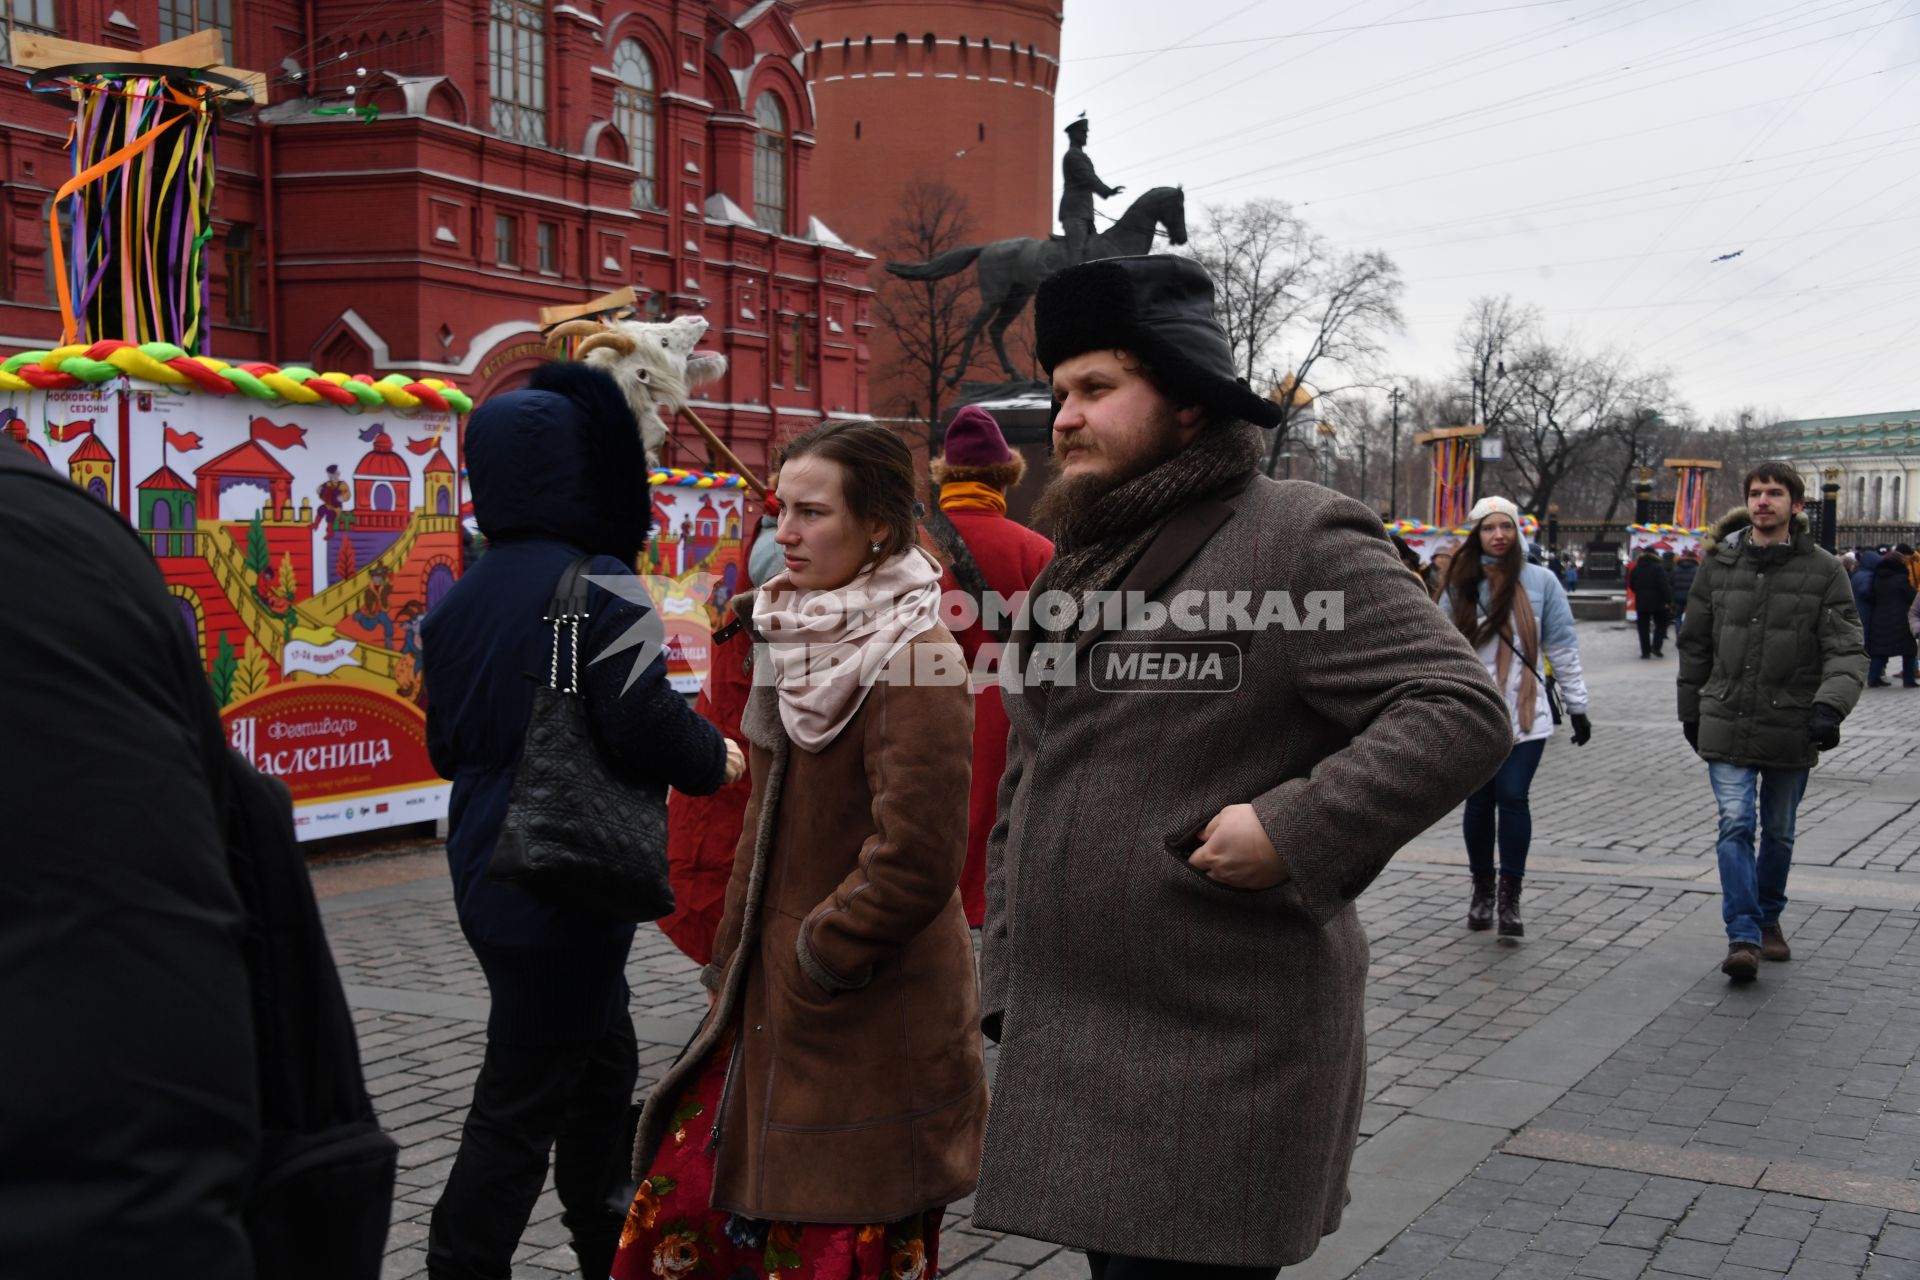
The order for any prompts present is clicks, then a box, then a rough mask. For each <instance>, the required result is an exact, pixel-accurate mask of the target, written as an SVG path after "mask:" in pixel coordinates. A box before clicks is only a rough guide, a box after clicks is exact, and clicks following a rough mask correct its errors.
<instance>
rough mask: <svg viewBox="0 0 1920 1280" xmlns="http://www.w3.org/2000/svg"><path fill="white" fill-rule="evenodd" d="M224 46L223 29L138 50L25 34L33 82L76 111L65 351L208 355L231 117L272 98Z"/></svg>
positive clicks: (61, 240)
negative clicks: (220, 162)
mask: <svg viewBox="0 0 1920 1280" xmlns="http://www.w3.org/2000/svg"><path fill="white" fill-rule="evenodd" d="M223 47H224V46H223V41H222V39H221V36H220V33H219V32H218V31H203V32H200V33H198V34H196V35H193V36H189V37H187V38H186V39H183V40H176V41H173V42H172V43H170V44H165V45H160V46H157V47H156V48H153V49H149V50H146V51H145V52H144V53H135V54H128V53H126V52H124V51H121V50H112V49H102V48H96V47H94V46H91V45H83V44H75V43H73V42H71V41H65V40H56V39H52V38H49V37H44V36H32V35H28V34H24V33H22V34H17V35H16V36H15V38H14V46H13V51H14V61H15V63H16V64H17V65H19V66H22V67H26V68H29V69H30V70H32V72H33V74H32V75H31V76H29V78H28V81H27V84H28V86H29V87H30V88H32V89H34V90H36V91H38V92H42V93H52V92H60V93H66V94H68V95H69V96H70V97H71V98H72V99H73V103H74V119H73V126H72V133H71V137H70V146H71V151H72V154H73V169H74V172H73V176H72V177H71V178H69V179H68V180H67V181H66V182H64V183H62V184H61V186H60V188H59V190H58V191H56V192H55V193H54V199H53V206H52V209H51V211H50V213H49V215H48V227H47V230H48V236H49V239H50V242H51V247H52V252H53V268H54V288H55V292H56V294H57V296H58V299H59V303H60V322H61V330H62V338H61V345H62V346H63V347H70V346H75V345H80V346H91V345H92V344H94V343H96V342H99V341H102V340H108V339H112V340H123V341H127V342H131V343H134V344H136V345H139V344H146V343H170V344H173V345H176V346H178V347H179V348H181V349H182V350H183V351H185V352H187V353H188V354H190V355H191V354H198V353H199V352H201V351H202V350H203V349H204V347H205V345H206V338H207V324H206V314H207V298H208V289H207V269H206V267H207V261H206V247H207V243H208V241H210V240H211V239H212V238H213V235H214V229H213V187H214V167H215V166H214V143H215V139H216V138H217V136H218V133H219V126H220V119H221V113H222V110H223V109H224V108H225V107H226V106H227V105H229V104H236V103H253V102H255V101H260V100H262V99H263V98H264V95H265V77H263V76H261V75H259V74H258V73H255V72H244V71H236V70H234V69H232V68H229V67H220V66H217V65H215V64H217V63H218V62H219V61H220V60H221V55H222V50H223ZM63 216H64V218H65V221H66V224H67V225H66V227H65V228H64V229H63V228H62V226H61V222H62V218H63Z"/></svg>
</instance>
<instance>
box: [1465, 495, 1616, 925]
mask: <svg viewBox="0 0 1920 1280" xmlns="http://www.w3.org/2000/svg"><path fill="white" fill-rule="evenodd" d="M1467 523H1469V524H1471V525H1472V526H1473V532H1472V533H1470V534H1468V535H1467V540H1466V541H1465V542H1464V543H1462V544H1461V545H1460V549H1459V550H1458V551H1457V552H1456V553H1455V555H1454V557H1453V563H1452V564H1451V565H1450V566H1449V567H1448V570H1447V585H1446V589H1445V591H1443V592H1442V593H1441V595H1440V599H1439V604H1440V608H1441V609H1442V610H1443V611H1445V613H1446V614H1447V617H1448V618H1449V619H1450V620H1451V621H1452V622H1453V625H1454V626H1456V627H1458V628H1459V629H1460V633H1461V634H1462V635H1464V636H1466V637H1467V639H1468V641H1469V642H1471V643H1472V644H1473V645H1474V647H1475V648H1476V649H1478V650H1479V653H1480V661H1481V662H1483V663H1485V664H1486V668H1487V673H1488V674H1489V675H1491V676H1492V677H1493V681H1494V685H1495V686H1496V687H1497V688H1499V689H1500V690H1501V691H1502V692H1503V693H1505V695H1506V699H1507V706H1508V707H1509V708H1510V709H1511V710H1512V712H1513V751H1512V753H1511V754H1509V755H1508V756H1507V762H1506V763H1505V764H1504V765H1502V766H1501V767H1500V772H1499V773H1497V774H1495V775H1494V777H1493V781H1491V782H1489V783H1487V785H1486V786H1484V787H1482V788H1481V789H1480V790H1479V791H1477V792H1475V793H1474V794H1473V795H1472V796H1470V797H1468V799H1467V806H1466V819H1465V823H1464V825H1465V828H1466V831H1465V834H1466V842H1467V862H1468V865H1469V866H1470V867H1471V868H1472V870H1473V900H1472V902H1471V903H1470V904H1469V905H1468V907H1467V928H1469V929H1485V928H1487V927H1488V926H1489V925H1491V924H1492V923H1493V917H1494V914H1495V910H1496V904H1495V893H1494V850H1495V847H1496V845H1497V846H1498V849H1499V854H1500V879H1499V896H1498V908H1497V909H1498V914H1499V918H1500V936H1501V937H1503V938H1518V937H1522V936H1523V935H1524V934H1525V933H1526V927H1525V926H1524V925H1523V924H1522V923H1521V921H1520V882H1521V878H1522V877H1523V876H1525V875H1526V871H1527V848H1528V846H1529V845H1530V844H1531V843H1532V841H1533V815H1532V811H1531V810H1530V809H1529V807H1528V803H1527V792H1528V790H1529V789H1530V788H1531V787H1532V786H1533V774H1534V771H1535V770H1536V769H1538V768H1539V767H1540V756H1541V753H1542V752H1543V751H1544V750H1545V749H1546V745H1547V739H1548V738H1551V737H1552V736H1553V714H1552V711H1551V708H1550V706H1549V697H1548V693H1547V690H1546V688H1545V686H1544V685H1543V684H1542V681H1544V680H1545V679H1546V678H1547V669H1546V667H1544V666H1543V665H1542V661H1541V659H1542V657H1543V656H1544V657H1545V659H1546V660H1547V661H1549V662H1551V663H1552V664H1553V667H1552V669H1553V680H1554V682H1555V684H1556V686H1557V688H1558V691H1559V694H1560V698H1561V701H1562V702H1563V703H1564V704H1565V706H1566V711H1567V719H1568V720H1570V721H1572V723H1573V745H1574V746H1576V747H1577V746H1580V745H1581V744H1582V743H1584V742H1586V741H1587V739H1588V738H1590V737H1592V736H1593V725H1592V723H1591V722H1590V721H1588V719H1587V684H1586V681H1585V679H1584V678H1582V676H1581V673H1580V641H1579V638H1578V637H1577V636H1576V635H1575V634H1574V628H1573V609H1572V607H1571V606H1570V605H1568V603H1567V592H1566V589H1565V588H1564V587H1562V586H1561V585H1560V580H1559V579H1558V578H1557V577H1556V576H1555V575H1554V574H1553V572H1552V570H1550V569H1547V568H1544V567H1543V566H1541V565H1537V564H1529V563H1528V562H1527V557H1526V536H1525V534H1523V533H1522V532H1521V529H1520V508H1518V507H1516V506H1515V505H1514V504H1513V503H1511V502H1509V501H1508V500H1507V499H1505V498H1482V499H1481V500H1480V501H1479V502H1477V503H1475V504H1474V507H1473V510H1471V511H1469V512H1468V513H1467Z"/></svg>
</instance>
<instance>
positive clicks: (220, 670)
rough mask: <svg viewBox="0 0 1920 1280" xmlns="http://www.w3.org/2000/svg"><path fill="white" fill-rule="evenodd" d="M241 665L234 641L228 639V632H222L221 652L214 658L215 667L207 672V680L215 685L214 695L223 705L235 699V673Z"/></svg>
mask: <svg viewBox="0 0 1920 1280" xmlns="http://www.w3.org/2000/svg"><path fill="white" fill-rule="evenodd" d="M239 665H240V658H239V656H238V655H237V654H235V653H234V651H233V642H232V641H231V640H229V639H227V633H226V632H224V631H222V632H221V633H220V652H219V654H218V655H217V656H216V657H215V658H214V660H213V669H212V670H211V671H210V672H208V673H207V681H208V683H209V684H211V685H212V686H213V696H214V699H215V700H216V701H218V702H219V704H220V705H221V706H223V707H224V706H226V705H227V704H228V703H229V702H232V701H233V673H234V671H235V670H236V669H237V668H238V667H239Z"/></svg>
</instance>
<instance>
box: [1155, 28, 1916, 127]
mask: <svg viewBox="0 0 1920 1280" xmlns="http://www.w3.org/2000/svg"><path fill="white" fill-rule="evenodd" d="M1820 2H1821V0H1795V3H1794V4H1793V5H1791V6H1789V8H1788V9H1786V10H1781V11H1779V13H1776V14H1774V15H1771V16H1769V17H1763V18H1759V19H1754V20H1750V21H1748V22H1746V23H1744V24H1738V25H1736V26H1734V27H1732V28H1728V29H1725V30H1722V31H1719V32H1716V33H1715V34H1714V35H1712V36H1704V37H1701V36H1695V37H1691V38H1689V39H1686V40H1682V41H1680V42H1679V43H1678V44H1675V45H1673V46H1671V47H1670V48H1668V49H1665V50H1662V51H1661V52H1660V53H1659V54H1656V55H1653V56H1655V57H1661V56H1671V55H1676V54H1680V53H1684V52H1686V51H1687V50H1688V49H1690V48H1692V47H1694V46H1697V45H1700V44H1703V43H1707V44H1710V43H1712V42H1713V41H1714V40H1717V39H1724V38H1725V37H1728V36H1731V35H1736V34H1739V33H1741V32H1742V31H1743V30H1746V29H1749V28H1755V27H1763V26H1766V25H1770V24H1771V25H1777V24H1778V23H1780V22H1783V21H1787V20H1788V19H1787V18H1785V17H1783V16H1782V15H1785V14H1790V13H1791V12H1792V11H1793V10H1795V9H1806V8H1809V7H1810V6H1813V5H1815V4H1817V3H1820ZM1854 2H1855V0H1825V7H1826V8H1828V9H1832V8H1838V7H1840V6H1841V5H1844V4H1849V3H1854ZM1878 2H1879V0H1869V3H1868V4H1863V5H1861V8H1863V9H1864V8H1867V7H1871V4H1872V3H1878ZM1646 3H1648V0H1614V3H1612V4H1611V6H1610V7H1608V8H1603V9H1601V10H1598V11H1596V12H1594V13H1592V14H1588V15H1585V17H1584V18H1569V19H1567V25H1572V24H1576V23H1580V22H1586V23H1597V22H1599V21H1602V20H1603V19H1606V18H1610V17H1616V16H1619V15H1620V14H1622V13H1624V12H1626V11H1628V10H1631V9H1635V8H1639V7H1641V6H1642V5H1644V4H1646ZM1696 3H1699V0H1680V3H1678V4H1674V5H1670V6H1669V8H1668V9H1666V10H1664V11H1656V12H1654V13H1648V14H1643V15H1642V16H1640V17H1638V18H1633V19H1630V20H1628V21H1626V22H1623V23H1620V24H1619V25H1618V26H1615V27H1611V28H1608V29H1606V30H1601V31H1590V32H1588V33H1586V34H1584V35H1582V36H1581V37H1580V38H1579V39H1577V40H1574V41H1571V42H1569V43H1566V44H1562V45H1558V46H1556V47H1555V48H1553V49H1544V50H1536V51H1534V52H1532V53H1529V54H1526V55H1524V56H1522V57H1520V58H1517V59H1512V60H1508V61H1505V62H1503V63H1502V64H1501V71H1502V72H1503V73H1507V72H1511V70H1512V69H1513V68H1514V67H1516V66H1519V65H1521V64H1524V63H1526V62H1529V61H1532V60H1533V59H1535V58H1540V57H1544V56H1546V55H1547V54H1549V53H1555V52H1560V51H1562V50H1565V49H1570V48H1574V47H1577V46H1578V45H1580V44H1583V43H1586V42H1588V41H1591V40H1595V39H1598V38H1600V37H1602V36H1609V35H1615V34H1618V33H1619V32H1621V31H1625V30H1626V29H1627V28H1629V27H1633V26H1637V25H1639V24H1640V23H1642V22H1648V21H1652V20H1653V19H1654V18H1659V17H1670V16H1671V15H1672V13H1673V12H1674V11H1676V10H1678V9H1681V8H1685V7H1688V6H1690V5H1692V4H1696ZM1561 30H1562V27H1561V26H1560V25H1559V24H1556V25H1555V26H1552V27H1546V28H1541V29H1539V30H1536V31H1533V32H1529V33H1524V34H1521V35H1518V36H1512V37H1508V38H1506V39H1504V40H1501V41H1496V42H1495V43H1493V44H1490V45H1487V46H1485V47H1483V48H1481V49H1478V50H1475V51H1473V52H1471V53H1468V54H1466V55H1464V56H1462V57H1457V58H1449V59H1446V60H1445V61H1442V62H1438V63H1434V64H1433V65H1431V66H1429V67H1427V68H1426V69H1424V70H1422V71H1418V72H1415V73H1413V74H1412V75H1409V76H1395V77H1393V78H1391V79H1387V80H1382V81H1378V82H1376V83H1374V84H1372V85H1369V86H1367V87H1366V88H1364V89H1361V90H1359V91H1357V92H1356V93H1353V94H1349V95H1346V96H1344V97H1342V98H1341V99H1339V100H1338V101H1335V102H1328V103H1322V104H1320V105H1318V106H1314V107H1309V108H1307V109H1305V110H1304V111H1300V112H1296V113H1294V114H1292V115H1290V116H1285V117H1282V118H1280V119H1279V120H1277V121H1276V122H1274V123H1273V124H1271V125H1268V126H1267V127H1265V128H1264V129H1261V130H1258V131H1256V132H1255V133H1253V134H1251V135H1236V136H1233V137H1216V138H1215V139H1214V140H1213V141H1212V142H1208V143H1201V144H1198V145H1197V146H1196V145H1195V144H1192V143H1189V144H1187V145H1184V146H1182V147H1181V148H1179V149H1178V150H1174V151H1169V152H1165V153H1162V154H1161V155H1158V156H1151V157H1148V158H1147V159H1146V160H1143V161H1141V162H1140V163H1143V164H1153V163H1155V162H1157V161H1159V160H1164V159H1172V158H1175V157H1179V158H1186V159H1192V158H1194V157H1195V156H1198V155H1204V154H1207V153H1209V152H1212V151H1217V150H1232V149H1238V148H1241V147H1243V146H1244V145H1245V144H1247V143H1250V142H1253V141H1257V140H1260V139H1262V138H1264V137H1265V136H1266V135H1270V134H1273V133H1278V132H1281V131H1282V130H1284V129H1287V128H1290V127H1292V126H1295V125H1298V124H1301V123H1304V122H1305V121H1307V120H1309V119H1312V118H1313V117H1316V116H1320V115H1323V114H1324V113H1326V112H1329V111H1335V109H1336V108H1339V107H1345V108H1347V109H1346V110H1340V111H1335V114H1334V115H1332V116H1330V117H1328V118H1327V119H1325V120H1321V121H1319V125H1320V126H1322V127H1324V126H1325V125H1326V124H1329V123H1331V122H1332V121H1335V120H1341V119H1345V118H1347V117H1349V116H1354V115H1359V114H1362V113H1364V112H1367V111H1371V110H1374V109H1376V108H1377V107H1383V106H1389V105H1391V104H1393V103H1395V102H1401V101H1405V100H1407V99H1409V98H1419V97H1423V96H1428V95H1430V94H1431V93H1433V92H1434V91H1435V90H1437V89H1444V88H1447V87H1448V86H1450V85H1454V84H1460V83H1464V82H1467V81H1477V80H1479V79H1480V78H1481V75H1482V73H1480V72H1476V71H1469V72H1467V73H1465V74H1463V75H1460V76H1457V77H1455V78H1454V79H1452V80H1446V81H1443V82H1441V83H1440V84H1438V85H1435V86H1432V87H1431V88H1414V87H1410V86H1414V85H1417V84H1418V82H1420V81H1422V80H1425V79H1428V78H1429V77H1431V76H1433V75H1437V74H1440V73H1442V72H1447V71H1455V70H1459V69H1460V68H1461V67H1464V66H1469V65H1470V64H1472V63H1475V62H1478V61H1481V60H1482V59H1485V58H1489V57H1493V56H1495V55H1498V54H1503V53H1506V52H1508V51H1509V50H1511V49H1514V48H1518V47H1520V46H1522V45H1526V44H1530V43H1533V42H1535V41H1538V40H1540V39H1542V38H1546V37H1552V36H1555V35H1557V34H1559V32H1560V31H1561ZM1602 74H1604V73H1592V74H1590V75H1589V76H1588V77H1586V78H1587V79H1588V80H1592V79H1595V78H1597V77H1599V76H1601V75H1602ZM1229 87H1231V86H1229ZM1563 87H1565V88H1577V87H1580V85H1579V83H1578V82H1575V84H1573V85H1570V86H1563ZM1389 88H1399V89H1403V90H1405V91H1404V92H1402V93H1399V94H1396V95H1394V96H1391V97H1388V98H1385V99H1382V100H1380V101H1379V102H1374V103H1364V105H1360V106H1354V105H1353V104H1354V103H1355V102H1356V100H1364V99H1367V98H1369V97H1370V96H1371V95H1373V94H1374V93H1376V92H1378V91H1379V90H1382V89H1389ZM1210 96H1211V95H1210ZM1526 96H1532V95H1526ZM1201 101H1204V99H1201ZM1516 101H1517V100H1516ZM1186 105H1188V106H1192V105H1195V104H1193V103H1188V104H1186ZM1499 105H1503V104H1498V103H1496V104H1492V106H1495V107H1497V106H1499ZM1488 109H1491V107H1483V108H1480V109H1479V110H1488ZM1383 136H1391V135H1390V134H1389V135H1383ZM1376 140H1377V139H1376Z"/></svg>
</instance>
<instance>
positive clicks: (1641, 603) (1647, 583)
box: [1627, 547, 1673, 658]
mask: <svg viewBox="0 0 1920 1280" xmlns="http://www.w3.org/2000/svg"><path fill="white" fill-rule="evenodd" d="M1627 587H1628V588H1629V589H1630V590H1631V591H1632V592H1633V610H1634V622H1635V624H1636V625H1637V626H1638V627H1639V628H1640V656H1641V657H1642V658H1664V657H1666V653H1665V652H1664V650H1665V649H1666V645H1667V618H1668V615H1669V614H1670V613H1671V612H1672V608H1673V579H1672V578H1671V577H1669V576H1668V574H1667V567H1666V566H1665V565H1664V564H1661V563H1660V557H1659V556H1658V555H1657V554H1655V552H1654V550H1653V548H1652V547H1642V548H1641V549H1640V554H1639V555H1638V556H1636V557H1634V561H1633V568H1632V569H1630V570H1628V572H1627Z"/></svg>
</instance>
